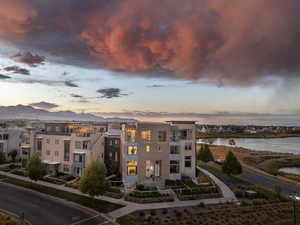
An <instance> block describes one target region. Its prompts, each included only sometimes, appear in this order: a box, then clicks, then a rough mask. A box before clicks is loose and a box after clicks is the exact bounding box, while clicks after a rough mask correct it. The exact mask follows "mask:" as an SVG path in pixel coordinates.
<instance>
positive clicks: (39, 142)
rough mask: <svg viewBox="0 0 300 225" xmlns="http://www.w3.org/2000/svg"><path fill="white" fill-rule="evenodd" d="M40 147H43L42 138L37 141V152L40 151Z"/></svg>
mask: <svg viewBox="0 0 300 225" xmlns="http://www.w3.org/2000/svg"><path fill="white" fill-rule="evenodd" d="M42 147H43V139H42V138H39V139H38V140H37V150H38V151H42Z"/></svg>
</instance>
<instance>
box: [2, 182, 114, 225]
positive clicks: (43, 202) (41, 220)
mask: <svg viewBox="0 0 300 225" xmlns="http://www.w3.org/2000/svg"><path fill="white" fill-rule="evenodd" d="M0 209H3V210H6V211H9V212H12V213H14V214H17V215H21V213H22V212H24V214H25V219H27V220H28V221H29V222H31V223H32V225H41V224H43V225H100V224H101V225H102V224H108V225H109V224H112V223H110V222H109V221H107V220H106V219H105V218H103V217H102V216H100V215H99V214H96V213H93V212H90V211H88V212H87V210H83V209H79V208H77V207H75V206H73V205H71V204H69V203H67V202H64V201H61V200H56V199H53V198H51V197H46V196H43V195H41V194H39V193H35V192H32V191H28V190H24V189H21V188H18V187H13V186H11V185H7V184H4V183H0Z"/></svg>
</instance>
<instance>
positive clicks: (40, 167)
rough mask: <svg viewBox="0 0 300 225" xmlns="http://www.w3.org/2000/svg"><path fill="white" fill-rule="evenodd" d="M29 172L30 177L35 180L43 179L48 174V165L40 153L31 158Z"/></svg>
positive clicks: (28, 166)
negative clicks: (42, 159)
mask: <svg viewBox="0 0 300 225" xmlns="http://www.w3.org/2000/svg"><path fill="white" fill-rule="evenodd" d="M27 173H28V176H29V178H30V179H31V180H34V181H38V180H40V179H42V178H43V177H44V176H45V175H46V174H47V171H46V167H45V166H44V164H43V163H42V161H41V158H40V155H39V154H38V153H34V154H33V155H32V156H31V158H30V159H29V161H28V164H27Z"/></svg>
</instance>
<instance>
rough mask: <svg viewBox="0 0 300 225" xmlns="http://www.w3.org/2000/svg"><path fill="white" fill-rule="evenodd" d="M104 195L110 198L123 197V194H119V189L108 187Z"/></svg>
mask: <svg viewBox="0 0 300 225" xmlns="http://www.w3.org/2000/svg"><path fill="white" fill-rule="evenodd" d="M104 195H105V196H108V197H111V198H117V199H121V198H122V197H123V196H124V193H122V192H121V189H120V188H117V187H110V188H109V190H108V191H107V192H106V193H105V194H104Z"/></svg>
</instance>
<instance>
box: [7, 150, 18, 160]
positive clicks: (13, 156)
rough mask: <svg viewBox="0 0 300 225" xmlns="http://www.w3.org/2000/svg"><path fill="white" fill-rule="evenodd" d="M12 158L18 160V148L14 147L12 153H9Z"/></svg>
mask: <svg viewBox="0 0 300 225" xmlns="http://www.w3.org/2000/svg"><path fill="white" fill-rule="evenodd" d="M9 155H10V157H11V159H12V161H13V162H15V161H16V158H17V155H18V151H17V150H16V149H14V150H13V151H12V152H11V153H9Z"/></svg>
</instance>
